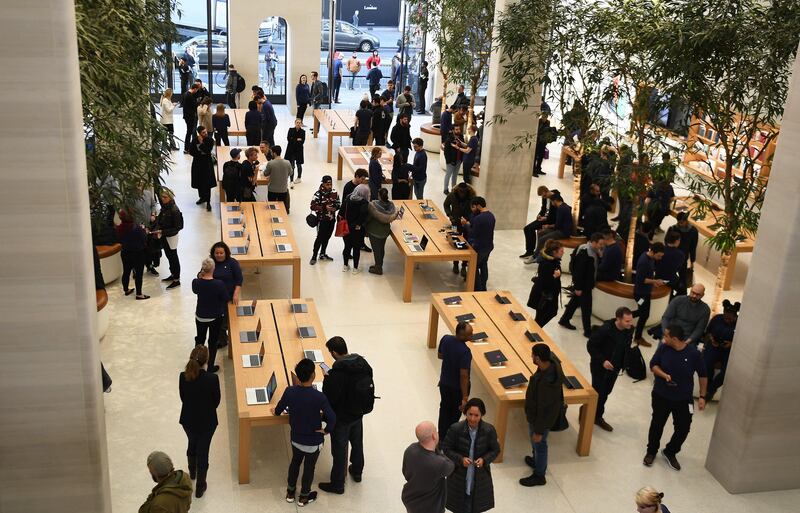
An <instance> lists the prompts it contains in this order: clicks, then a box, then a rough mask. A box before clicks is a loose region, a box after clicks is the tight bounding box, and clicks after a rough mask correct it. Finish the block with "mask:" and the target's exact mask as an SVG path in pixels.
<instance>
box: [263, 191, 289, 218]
mask: <svg viewBox="0 0 800 513" xmlns="http://www.w3.org/2000/svg"><path fill="white" fill-rule="evenodd" d="M267 201H282V202H283V205H284V206H285V207H286V213H287V214H288V213H289V191H286V192H272V191H267Z"/></svg>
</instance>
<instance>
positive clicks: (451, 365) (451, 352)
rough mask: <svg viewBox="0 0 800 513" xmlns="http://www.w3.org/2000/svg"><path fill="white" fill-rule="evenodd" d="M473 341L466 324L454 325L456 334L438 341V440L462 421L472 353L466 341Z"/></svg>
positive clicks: (469, 328)
mask: <svg viewBox="0 0 800 513" xmlns="http://www.w3.org/2000/svg"><path fill="white" fill-rule="evenodd" d="M471 338H472V326H471V325H470V324H469V323H468V322H459V323H458V324H457V325H456V334H455V336H453V335H445V336H443V337H442V340H440V341H439V359H440V360H441V361H442V371H441V374H440V375H439V395H440V397H441V401H440V402H439V426H438V429H439V439H440V440H444V438H443V437H444V436H445V435H446V434H447V430H448V429H450V426H452V425H453V424H455V423H456V422H458V421H459V419H460V418H461V411H462V410H463V408H464V405H465V404H467V398H468V397H469V370H470V367H471V366H472V351H470V349H469V347H467V341H468V340H470V339H471Z"/></svg>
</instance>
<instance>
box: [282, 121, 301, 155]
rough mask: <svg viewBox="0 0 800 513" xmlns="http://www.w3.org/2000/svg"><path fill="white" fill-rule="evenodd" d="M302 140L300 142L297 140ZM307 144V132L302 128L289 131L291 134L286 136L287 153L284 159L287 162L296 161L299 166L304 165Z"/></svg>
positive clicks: (293, 128)
mask: <svg viewBox="0 0 800 513" xmlns="http://www.w3.org/2000/svg"><path fill="white" fill-rule="evenodd" d="M298 138H299V139H301V140H300V141H298V140H297V139H298ZM305 142H306V131H305V130H303V129H302V128H300V129H299V130H298V129H297V128H295V127H292V128H290V129H289V132H288V133H287V134H286V153H284V154H283V158H285V159H286V160H294V161H295V162H296V163H298V164H303V163H304V162H305V160H304V158H303V143H305Z"/></svg>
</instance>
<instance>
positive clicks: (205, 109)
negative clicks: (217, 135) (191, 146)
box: [197, 96, 214, 133]
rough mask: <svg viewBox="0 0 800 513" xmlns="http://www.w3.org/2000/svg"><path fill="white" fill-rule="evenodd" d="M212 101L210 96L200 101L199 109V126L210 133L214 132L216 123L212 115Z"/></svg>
mask: <svg viewBox="0 0 800 513" xmlns="http://www.w3.org/2000/svg"><path fill="white" fill-rule="evenodd" d="M212 103H213V102H212V100H211V97H210V96H206V97H205V98H203V99H202V100H201V101H200V105H198V107H197V125H198V126H204V127H206V130H208V131H209V132H210V133H213V132H214V122H213V120H212V116H213V115H212V114H211V104H212Z"/></svg>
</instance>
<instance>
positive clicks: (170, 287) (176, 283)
mask: <svg viewBox="0 0 800 513" xmlns="http://www.w3.org/2000/svg"><path fill="white" fill-rule="evenodd" d="M180 286H181V282H179V281H173V282H172V283H170V284H169V285H167V290H169V289H174V288H175V287H180Z"/></svg>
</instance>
